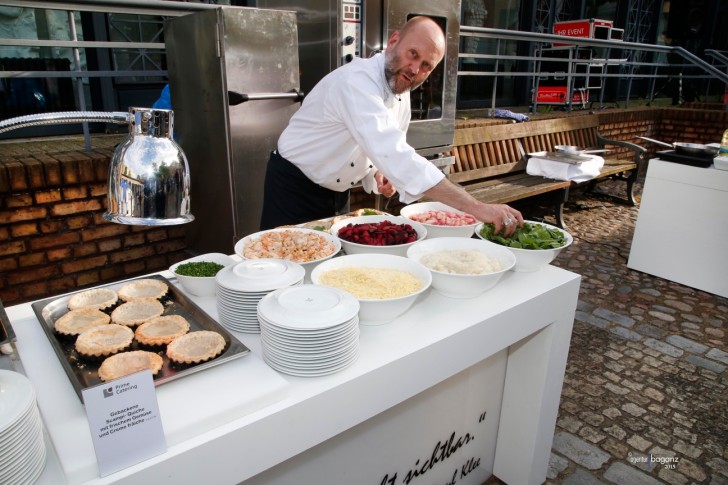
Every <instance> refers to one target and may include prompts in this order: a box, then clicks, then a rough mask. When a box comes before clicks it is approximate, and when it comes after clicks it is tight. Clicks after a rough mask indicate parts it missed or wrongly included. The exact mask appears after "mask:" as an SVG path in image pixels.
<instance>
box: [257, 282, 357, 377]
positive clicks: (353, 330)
mask: <svg viewBox="0 0 728 485" xmlns="http://www.w3.org/2000/svg"><path fill="white" fill-rule="evenodd" d="M258 320H259V321H260V336H261V346H262V349H263V360H264V361H265V362H266V363H267V364H268V365H270V366H271V367H272V368H273V369H275V370H277V371H279V372H282V373H284V374H290V375H294V376H303V377H314V376H323V375H327V374H333V373H334V372H338V371H340V370H342V369H345V368H346V367H348V366H350V365H351V364H353V363H354V362H355V361H356V359H357V357H358V356H359V301H358V300H357V299H356V298H354V296H353V295H351V294H350V293H347V292H345V291H342V290H340V289H338V288H332V287H328V286H319V285H309V284H306V285H301V286H296V287H291V288H284V289H280V290H276V291H274V292H272V293H270V294H268V295H266V296H265V297H263V298H262V299H261V300H260V303H259V304H258Z"/></svg>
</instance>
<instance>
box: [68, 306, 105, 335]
mask: <svg viewBox="0 0 728 485" xmlns="http://www.w3.org/2000/svg"><path fill="white" fill-rule="evenodd" d="M109 322H111V317H109V315H107V314H106V313H104V312H102V311H101V310H97V309H96V308H80V309H78V310H71V311H69V312H68V313H66V314H65V315H63V316H62V317H61V318H59V319H58V320H56V323H55V324H54V328H55V329H56V332H58V333H60V334H61V335H68V336H75V335H78V334H79V333H81V332H83V331H84V330H87V329H89V328H91V327H98V326H99V325H108V324H109Z"/></svg>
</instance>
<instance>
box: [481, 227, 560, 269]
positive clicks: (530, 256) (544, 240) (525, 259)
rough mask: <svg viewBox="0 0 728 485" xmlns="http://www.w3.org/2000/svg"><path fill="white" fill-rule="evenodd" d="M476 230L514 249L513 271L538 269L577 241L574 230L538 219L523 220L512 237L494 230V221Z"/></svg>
mask: <svg viewBox="0 0 728 485" xmlns="http://www.w3.org/2000/svg"><path fill="white" fill-rule="evenodd" d="M475 234H476V235H477V236H478V237H479V238H481V239H484V240H486V241H491V242H493V243H495V244H500V245H502V246H503V247H504V248H507V249H508V250H509V251H511V252H512V253H513V255H514V256H515V257H516V265H515V266H514V267H513V271H517V272H532V271H538V270H539V269H541V268H543V267H544V266H546V265H547V264H549V263H550V262H551V261H553V260H554V259H556V256H558V255H559V253H560V252H561V251H563V250H564V249H565V248H567V247H569V245H571V243H572V242H573V241H574V238H573V237H572V236H571V234H569V233H568V232H566V231H564V230H563V229H559V228H558V227H556V226H552V225H550V224H546V223H544V222H536V221H524V222H523V227H519V228H518V229H516V232H515V234H513V235H512V236H510V237H504V236H503V235H502V234H493V225H492V224H488V225H486V224H479V225H478V227H476V228H475Z"/></svg>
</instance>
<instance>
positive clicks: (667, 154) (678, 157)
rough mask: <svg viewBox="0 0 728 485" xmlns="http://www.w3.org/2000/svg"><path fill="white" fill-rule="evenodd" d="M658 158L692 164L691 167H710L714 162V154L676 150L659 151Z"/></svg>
mask: <svg viewBox="0 0 728 485" xmlns="http://www.w3.org/2000/svg"><path fill="white" fill-rule="evenodd" d="M657 158H659V159H660V160H664V161H666V162H673V163H680V164H682V165H690V166H691V167H700V168H708V167H710V166H711V165H712V164H713V155H706V156H697V155H686V154H685V153H677V152H676V151H675V150H665V151H662V152H657Z"/></svg>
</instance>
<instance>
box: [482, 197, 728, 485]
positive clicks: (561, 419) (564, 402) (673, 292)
mask: <svg viewBox="0 0 728 485" xmlns="http://www.w3.org/2000/svg"><path fill="white" fill-rule="evenodd" d="M601 187H604V184H603V185H601V186H600V190H602V189H601ZM622 187H623V186H622ZM617 188H620V187H618V186H615V187H610V186H609V185H608V184H607V185H606V190H602V191H604V192H606V193H609V192H611V191H613V190H614V193H615V194H616V193H618V190H616V189H617ZM637 192H638V194H639V193H641V189H640V188H638V191H637ZM572 198H573V199H575V202H574V203H572V204H570V205H569V206H568V207H567V210H566V211H565V221H566V224H567V225H568V230H569V232H570V233H571V234H572V235H573V236H574V243H573V245H572V246H570V247H569V248H567V249H565V250H564V251H563V252H562V253H561V254H560V255H559V257H558V258H557V260H556V261H555V262H554V264H555V265H557V266H560V267H562V268H564V269H567V270H569V271H573V272H575V273H579V274H580V275H582V281H581V290H580V293H579V302H578V306H577V311H576V318H575V322H574V329H573V334H572V340H571V348H570V351H569V358H568V362H567V369H566V376H565V380H564V387H563V391H562V394H561V404H560V408H559V415H558V420H557V423H556V430H555V436H554V441H553V448H552V454H551V461H550V464H549V471H548V480H547V481H546V484H548V485H551V484H564V485H566V484H569V485H582V484H620V485H622V484H625V485H632V484H634V485H653V484H671V485H686V484H699V483H700V484H702V483H705V484H711V485H718V484H728V404H727V403H728V371H727V370H726V369H728V342H727V339H726V332H727V331H728V300H727V299H725V298H721V297H718V296H715V295H712V294H709V293H706V292H702V291H699V290H695V289H693V288H689V287H686V286H683V285H680V284H677V283H673V282H670V281H667V280H664V279H661V278H657V277H654V276H651V275H648V274H645V273H641V272H638V271H634V270H631V269H629V268H627V260H628V257H629V250H630V246H631V241H632V234H633V232H634V226H635V223H636V221H637V213H638V207H628V206H626V205H621V204H617V203H615V202H614V201H613V200H612V199H610V198H608V197H606V196H603V195H598V194H593V195H591V194H576V197H572ZM546 220H547V222H548V219H546ZM688 248H689V246H688V245H687V243H686V249H688ZM676 257H679V255H676ZM726 277H728V275H727V276H726ZM496 483H497V481H496Z"/></svg>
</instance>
